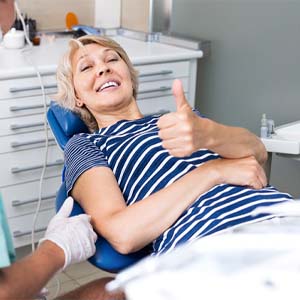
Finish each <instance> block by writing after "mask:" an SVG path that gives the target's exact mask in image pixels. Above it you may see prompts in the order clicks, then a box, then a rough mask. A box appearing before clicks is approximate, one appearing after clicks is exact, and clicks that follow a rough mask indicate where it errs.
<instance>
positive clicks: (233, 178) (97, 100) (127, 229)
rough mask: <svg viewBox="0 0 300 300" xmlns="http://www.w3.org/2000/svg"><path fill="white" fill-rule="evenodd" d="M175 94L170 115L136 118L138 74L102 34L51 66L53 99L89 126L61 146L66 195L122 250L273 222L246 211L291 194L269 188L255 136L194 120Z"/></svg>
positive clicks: (163, 246) (156, 249)
mask: <svg viewBox="0 0 300 300" xmlns="http://www.w3.org/2000/svg"><path fill="white" fill-rule="evenodd" d="M173 93H174V97H175V101H176V106H177V111H176V112H174V113H170V114H167V115H164V116H159V115H155V116H147V117H143V115H142V114H141V112H140V110H139V108H138V106H137V103H136V94H137V74H136V72H135V70H134V68H133V66H132V64H131V62H130V60H129V59H128V56H127V54H126V53H125V51H124V50H123V49H122V48H121V47H120V46H119V45H118V44H117V43H115V42H114V41H112V40H110V39H108V38H104V37H94V36H84V37H81V38H79V39H78V40H72V41H71V42H70V49H69V51H68V52H67V53H66V55H65V56H64V58H63V60H62V62H61V64H60V65H59V67H58V96H57V99H58V102H59V103H60V104H61V105H62V106H65V107H67V108H70V109H71V110H73V111H75V112H77V113H78V114H79V115H80V116H81V118H82V119H83V120H84V121H85V122H86V124H87V125H88V127H89V128H90V129H91V133H90V134H81V135H77V136H74V137H73V138H72V139H71V140H70V141H69V143H68V144H67V146H66V149H65V162H66V184H67V190H68V193H69V194H70V195H72V196H73V197H74V198H75V199H76V200H77V201H78V202H79V203H80V204H81V206H82V207H83V208H84V210H85V211H86V213H88V214H90V215H91V216H92V223H93V226H94V228H95V229H96V230H97V231H98V233H99V234H101V235H102V236H103V237H104V238H106V239H107V240H108V241H109V242H110V243H111V244H112V246H113V247H114V248H115V249H116V250H118V251H119V252H121V253H124V254H126V253H130V252H134V251H137V250H139V249H141V248H143V247H144V246H146V245H149V244H151V245H152V253H153V254H160V253H162V252H167V251H170V250H172V249H173V248H174V247H176V246H177V245H178V244H180V243H183V242H187V241H192V240H194V239H196V238H199V237H202V236H205V235H208V234H213V233H216V232H221V231H222V230H224V229H226V228H228V227H230V228H232V227H234V226H238V225H241V224H245V223H250V222H255V221H258V220H264V219H267V218H270V217H271V216H267V215H259V216H256V217H253V216H252V215H251V212H252V211H253V209H255V208H256V207H258V206H263V205H265V206H266V205H272V204H275V203H278V202H282V201H286V200H288V199H290V198H291V197H290V196H289V195H288V194H285V193H280V192H278V191H276V190H275V189H274V188H273V187H266V176H265V173H264V171H263V167H262V165H263V164H264V163H265V161H266V156H267V155H266V151H265V149H264V146H263V145H262V143H261V142H260V140H259V139H258V138H257V137H256V136H254V135H253V134H251V133H250V132H249V131H247V130H246V129H242V128H235V127H229V126H224V125H221V124H218V123H216V122H213V121H211V120H209V119H207V118H202V117H200V116H199V115H198V113H197V112H195V111H193V110H192V109H191V108H190V106H189V105H188V102H187V101H186V99H185V97H184V92H183V90H182V85H181V83H180V81H178V80H175V81H174V85H173ZM207 149H209V150H207ZM140 200H142V201H140Z"/></svg>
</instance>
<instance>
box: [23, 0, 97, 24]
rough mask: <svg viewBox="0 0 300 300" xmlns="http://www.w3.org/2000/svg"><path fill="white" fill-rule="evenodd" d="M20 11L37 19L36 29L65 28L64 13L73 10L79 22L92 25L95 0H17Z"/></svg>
mask: <svg viewBox="0 0 300 300" xmlns="http://www.w3.org/2000/svg"><path fill="white" fill-rule="evenodd" d="M18 3H19V6H20V9H21V11H22V12H23V13H24V14H25V13H26V14H28V16H30V17H31V18H33V19H36V20H37V26H38V30H56V29H65V28H66V26H65V15H66V14H67V13H68V12H70V11H71V12H74V13H75V14H76V15H77V17H78V21H79V23H80V24H85V25H94V14H95V13H94V12H95V0H84V1H82V0H64V1H61V0H51V1H48V0H30V1H28V0H18Z"/></svg>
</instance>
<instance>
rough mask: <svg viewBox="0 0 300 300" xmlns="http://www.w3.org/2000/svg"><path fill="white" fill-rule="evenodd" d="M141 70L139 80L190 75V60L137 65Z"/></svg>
mask: <svg viewBox="0 0 300 300" xmlns="http://www.w3.org/2000/svg"><path fill="white" fill-rule="evenodd" d="M135 68H136V69H137V70H138V71H139V82H145V81H152V80H164V79H174V78H178V77H187V76H189V75H190V74H189V68H190V62H189V61H179V62H171V63H159V64H151V65H140V66H135Z"/></svg>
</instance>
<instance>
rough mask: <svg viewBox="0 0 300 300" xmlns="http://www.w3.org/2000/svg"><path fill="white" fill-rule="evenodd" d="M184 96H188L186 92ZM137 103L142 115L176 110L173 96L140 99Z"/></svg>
mask: <svg viewBox="0 0 300 300" xmlns="http://www.w3.org/2000/svg"><path fill="white" fill-rule="evenodd" d="M186 97H188V94H186ZM137 104H138V106H139V108H140V110H141V112H142V113H143V114H144V115H150V114H156V113H166V112H171V111H175V110H176V104H175V100H174V97H173V96H165V97H159V98H152V99H142V100H139V101H138V102H137Z"/></svg>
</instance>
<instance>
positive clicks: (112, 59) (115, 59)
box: [108, 57, 118, 62]
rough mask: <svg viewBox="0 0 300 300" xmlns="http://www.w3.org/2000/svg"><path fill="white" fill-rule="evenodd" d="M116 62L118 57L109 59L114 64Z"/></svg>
mask: <svg viewBox="0 0 300 300" xmlns="http://www.w3.org/2000/svg"><path fill="white" fill-rule="evenodd" d="M114 61H118V58H117V57H112V58H109V59H108V62H114Z"/></svg>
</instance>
